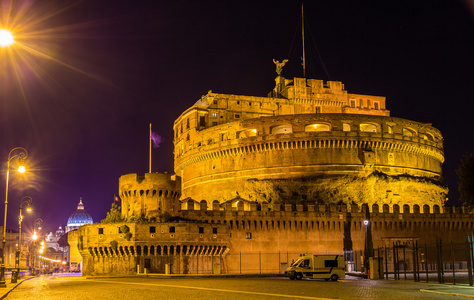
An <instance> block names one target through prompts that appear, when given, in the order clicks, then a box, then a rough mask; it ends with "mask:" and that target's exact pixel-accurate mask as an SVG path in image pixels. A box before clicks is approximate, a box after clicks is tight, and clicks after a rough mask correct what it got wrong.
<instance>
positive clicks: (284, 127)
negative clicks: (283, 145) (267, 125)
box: [271, 125, 293, 134]
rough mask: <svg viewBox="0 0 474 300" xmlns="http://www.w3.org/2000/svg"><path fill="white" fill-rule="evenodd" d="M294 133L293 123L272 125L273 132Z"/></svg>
mask: <svg viewBox="0 0 474 300" xmlns="http://www.w3.org/2000/svg"><path fill="white" fill-rule="evenodd" d="M286 133H293V128H292V127H291V125H279V126H275V127H272V129H271V134H286Z"/></svg>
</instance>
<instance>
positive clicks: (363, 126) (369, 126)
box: [359, 123, 377, 132]
mask: <svg viewBox="0 0 474 300" xmlns="http://www.w3.org/2000/svg"><path fill="white" fill-rule="evenodd" d="M359 128H360V131H363V132H377V126H375V125H374V124H369V123H362V124H360V125H359Z"/></svg>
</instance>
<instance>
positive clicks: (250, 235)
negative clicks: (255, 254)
mask: <svg viewBox="0 0 474 300" xmlns="http://www.w3.org/2000/svg"><path fill="white" fill-rule="evenodd" d="M245 238H246V239H248V240H249V239H251V238H252V233H251V232H247V233H246V234H245Z"/></svg>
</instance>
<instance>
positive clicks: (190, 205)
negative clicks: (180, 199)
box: [188, 199, 194, 210]
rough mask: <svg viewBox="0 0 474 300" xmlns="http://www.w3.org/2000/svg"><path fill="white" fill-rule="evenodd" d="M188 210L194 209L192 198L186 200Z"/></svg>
mask: <svg viewBox="0 0 474 300" xmlns="http://www.w3.org/2000/svg"><path fill="white" fill-rule="evenodd" d="M188 210H194V200H193V199H189V200H188Z"/></svg>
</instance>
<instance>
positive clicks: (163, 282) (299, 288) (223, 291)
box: [7, 276, 460, 300]
mask: <svg viewBox="0 0 474 300" xmlns="http://www.w3.org/2000/svg"><path fill="white" fill-rule="evenodd" d="M432 286H433V287H435V286H437V287H439V285H431V284H426V283H413V282H401V281H387V280H378V281H376V280H364V279H359V278H355V277H353V278H351V277H348V278H346V279H343V280H339V281H337V282H331V281H329V282H326V281H319V280H310V279H307V280H301V281H295V280H289V279H288V278H283V277H281V278H280V277H275V278H258V277H257V278H249V277H239V278H210V277H203V278H151V277H148V278H106V279H86V278H85V277H58V276H41V277H37V278H34V279H31V280H28V281H24V282H23V283H22V284H21V285H19V286H18V287H17V288H16V289H14V290H13V291H12V292H10V294H8V296H7V299H51V300H55V299H57V300H59V299H60V300H74V299H81V300H87V299H93V300H99V299H101V300H102V299H114V300H117V299H186V300H190V299H193V300H194V299H384V300H387V299H403V300H406V299H460V298H459V297H456V296H449V295H438V294H431V293H424V292H420V289H429V288H430V287H432Z"/></svg>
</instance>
